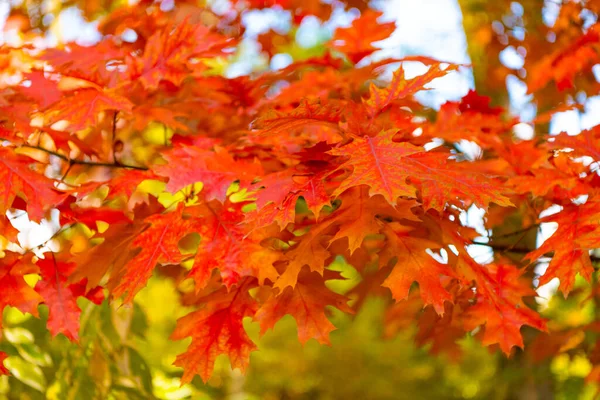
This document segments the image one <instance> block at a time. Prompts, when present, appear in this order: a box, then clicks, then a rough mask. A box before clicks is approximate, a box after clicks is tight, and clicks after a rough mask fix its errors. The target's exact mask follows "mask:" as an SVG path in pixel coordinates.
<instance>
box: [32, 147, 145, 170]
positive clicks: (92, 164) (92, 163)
mask: <svg viewBox="0 0 600 400" xmlns="http://www.w3.org/2000/svg"><path fill="white" fill-rule="evenodd" d="M20 147H27V148H29V149H35V150H40V151H43V152H44V153H47V154H50V155H53V156H55V157H58V158H60V159H61V160H63V161H66V162H68V163H70V164H72V165H87V166H90V167H107V168H125V169H137V170H140V171H147V170H148V167H141V166H137V165H127V164H121V163H119V162H117V163H108V162H96V161H86V160H76V159H71V158H69V157H67V156H65V155H64V154H60V153H57V152H56V151H52V150H48V149H46V148H44V147H41V146H33V145H30V144H24V145H21V146H20Z"/></svg>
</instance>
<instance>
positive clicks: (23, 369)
mask: <svg viewBox="0 0 600 400" xmlns="http://www.w3.org/2000/svg"><path fill="white" fill-rule="evenodd" d="M4 365H5V366H6V368H8V370H9V371H10V373H11V374H13V376H14V377H15V378H17V379H18V380H19V381H21V382H23V383H24V384H26V385H27V386H30V387H32V388H33V389H35V390H38V391H40V392H44V391H45V390H46V386H47V382H46V377H45V376H44V373H43V372H42V369H41V368H40V367H38V366H37V365H33V364H31V363H29V362H27V361H25V360H24V359H22V358H21V357H8V358H7V359H6V360H5V361H4Z"/></svg>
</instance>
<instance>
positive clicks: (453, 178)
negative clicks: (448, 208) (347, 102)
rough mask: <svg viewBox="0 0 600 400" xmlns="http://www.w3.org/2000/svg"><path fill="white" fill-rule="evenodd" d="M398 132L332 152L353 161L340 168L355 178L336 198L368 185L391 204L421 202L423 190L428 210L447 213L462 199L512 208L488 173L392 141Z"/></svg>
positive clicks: (341, 186)
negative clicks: (450, 204) (407, 199)
mask: <svg viewBox="0 0 600 400" xmlns="http://www.w3.org/2000/svg"><path fill="white" fill-rule="evenodd" d="M394 134H395V131H386V132H382V133H380V134H379V135H378V136H376V137H374V138H371V137H368V136H366V137H364V138H362V139H359V138H357V139H355V140H354V141H353V142H352V143H350V144H348V145H346V146H343V147H339V148H336V149H333V150H331V151H330V152H329V153H330V154H333V155H337V156H343V157H347V161H346V162H345V163H344V164H343V165H342V166H341V167H340V168H346V169H349V168H350V167H351V168H352V173H351V175H350V176H349V177H347V178H346V179H344V180H343V181H342V183H341V185H340V186H339V187H338V188H337V189H336V190H335V191H334V193H333V194H334V195H339V194H341V193H343V192H344V191H345V190H347V189H349V188H351V187H355V186H359V185H368V186H369V187H370V188H371V190H370V193H371V194H372V195H374V194H381V195H383V197H384V198H385V199H386V200H387V201H388V202H389V203H390V204H396V202H397V200H398V197H400V196H406V197H411V198H415V197H416V194H417V188H420V189H421V197H422V199H423V203H424V204H423V205H424V206H425V208H434V209H437V210H441V209H443V208H444V206H445V204H446V203H447V202H454V201H455V200H456V199H457V198H463V199H472V201H473V202H474V203H476V204H477V205H479V206H482V207H487V206H488V204H489V203H490V202H495V203H497V204H499V205H503V206H508V205H511V204H512V203H511V202H510V200H509V199H508V198H507V197H506V196H504V195H503V194H502V189H501V188H500V187H498V185H497V184H495V183H494V182H493V181H491V180H490V179H488V178H487V177H486V176H485V175H483V174H477V173H472V172H467V171H466V170H465V169H463V168H459V167H458V164H455V165H453V164H452V163H451V161H449V160H448V156H447V155H446V154H444V153H438V152H427V151H425V150H424V149H423V148H421V147H417V146H414V145H412V144H409V143H396V142H394V141H392V138H393V136H394ZM407 181H410V182H412V183H411V184H409V183H407Z"/></svg>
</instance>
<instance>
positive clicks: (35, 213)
mask: <svg viewBox="0 0 600 400" xmlns="http://www.w3.org/2000/svg"><path fill="white" fill-rule="evenodd" d="M32 164H33V160H31V159H29V158H28V157H25V156H21V155H17V154H15V152H14V149H11V148H6V147H4V148H0V182H2V184H3V187H4V190H3V192H2V195H0V212H1V213H2V214H4V213H5V212H6V210H8V209H9V208H10V207H11V206H12V204H13V202H14V201H15V198H16V197H17V196H19V197H23V198H24V200H27V212H28V214H29V216H30V218H31V219H33V220H40V219H41V218H42V217H44V214H45V212H46V211H48V210H49V209H50V208H52V206H53V205H55V204H58V203H60V202H61V201H62V200H63V199H64V198H65V197H66V196H67V195H66V194H62V193H59V192H58V191H56V190H55V189H54V181H52V180H51V179H49V178H46V177H45V176H44V175H42V174H39V173H37V172H35V171H33V170H32V169H31V168H30V166H31V165H32Z"/></svg>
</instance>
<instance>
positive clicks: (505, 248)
mask: <svg viewBox="0 0 600 400" xmlns="http://www.w3.org/2000/svg"><path fill="white" fill-rule="evenodd" d="M472 244H474V245H477V246H486V247H489V248H490V249H492V250H494V251H498V252H503V253H516V254H527V253H530V252H532V251H533V250H535V249H528V248H525V247H513V246H510V245H503V244H493V243H481V242H473V243H472ZM553 255H554V252H549V253H546V254H544V257H548V258H552V256H553ZM590 260H592V262H600V257H598V256H594V255H591V254H590Z"/></svg>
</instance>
